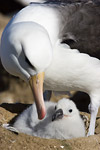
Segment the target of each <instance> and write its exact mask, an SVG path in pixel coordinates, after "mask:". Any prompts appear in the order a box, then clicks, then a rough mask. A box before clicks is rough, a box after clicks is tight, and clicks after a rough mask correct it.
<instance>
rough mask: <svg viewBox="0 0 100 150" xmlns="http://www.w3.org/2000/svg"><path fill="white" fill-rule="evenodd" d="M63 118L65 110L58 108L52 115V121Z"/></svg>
mask: <svg viewBox="0 0 100 150" xmlns="http://www.w3.org/2000/svg"><path fill="white" fill-rule="evenodd" d="M62 118H63V110H62V109H58V110H57V111H56V112H55V113H54V114H53V116H52V121H54V120H58V119H62Z"/></svg>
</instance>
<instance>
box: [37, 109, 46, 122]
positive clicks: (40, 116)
mask: <svg viewBox="0 0 100 150" xmlns="http://www.w3.org/2000/svg"><path fill="white" fill-rule="evenodd" d="M45 115H46V111H45V110H42V111H41V112H40V111H39V112H38V119H39V120H42V119H44V117H45Z"/></svg>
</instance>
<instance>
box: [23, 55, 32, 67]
mask: <svg viewBox="0 0 100 150" xmlns="http://www.w3.org/2000/svg"><path fill="white" fill-rule="evenodd" d="M25 61H26V62H27V63H28V65H29V66H30V67H32V68H34V66H33V65H32V64H31V63H30V61H29V60H28V58H27V57H26V56H25Z"/></svg>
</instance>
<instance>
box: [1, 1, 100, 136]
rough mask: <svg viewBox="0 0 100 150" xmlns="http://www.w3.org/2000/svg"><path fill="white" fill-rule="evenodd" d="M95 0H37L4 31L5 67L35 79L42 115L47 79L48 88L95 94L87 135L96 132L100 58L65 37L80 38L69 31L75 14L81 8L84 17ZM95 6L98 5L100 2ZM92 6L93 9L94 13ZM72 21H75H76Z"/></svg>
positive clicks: (2, 42)
mask: <svg viewBox="0 0 100 150" xmlns="http://www.w3.org/2000/svg"><path fill="white" fill-rule="evenodd" d="M91 5H92V4H91V3H86V5H85V4H84V5H80V4H77V5H76V4H75V5H72V6H71V7H69V5H68V6H67V5H66V6H64V5H61V6H60V5H59V4H58V5H57V4H54V5H53V4H34V3H33V4H31V5H29V6H28V7H26V8H24V9H22V10H21V11H20V12H19V13H17V14H16V15H15V16H14V17H13V18H12V20H11V21H10V22H9V23H8V25H7V26H6V28H5V30H4V32H3V35H2V38H1V47H0V56H1V61H2V64H3V66H4V68H5V69H6V70H7V71H8V72H9V73H11V74H13V75H15V76H19V77H20V78H22V79H24V80H25V81H27V82H29V83H30V86H31V88H32V91H33V93H34V97H35V100H36V106H37V111H38V116H39V118H40V119H43V118H44V116H45V114H46V112H45V106H44V100H43V93H42V92H43V81H44V89H47V90H54V91H67V90H75V91H77V90H78V91H84V92H86V93H88V94H89V96H90V98H91V103H90V105H89V109H90V112H91V121H90V127H89V132H88V135H93V134H94V130H95V120H96V115H97V112H98V108H99V106H100V60H99V59H97V58H95V57H90V56H89V55H88V54H83V53H80V52H79V51H78V50H76V49H71V48H70V47H69V46H68V45H67V44H63V43H62V42H63V41H64V40H66V38H67V37H70V38H71V39H72V40H74V38H75V37H74V35H71V34H70V29H73V28H72V27H73V26H69V25H70V24H69V22H71V19H69V18H70V17H69V16H70V14H72V18H73V15H74V13H75V10H76V12H78V19H79V18H81V17H80V15H79V14H80V12H81V13H83V16H84V14H85V13H84V11H85V10H86V13H87V12H88V9H89V8H92V6H91ZM76 6H78V7H76ZM93 6H94V8H95V10H96V9H98V8H99V7H98V8H97V7H95V5H93ZM89 10H91V9H89ZM63 11H64V13H63ZM66 12H67V13H66ZM73 12H74V13H73ZM90 12H91V11H89V14H91V13H90ZM96 12H97V11H96ZM98 12H99V11H98ZM75 14H77V13H75ZM61 15H62V17H61ZM97 16H99V14H98V15H97ZM64 17H65V18H66V20H65V18H64ZM84 18H85V17H83V20H82V21H83V22H84V23H85V24H86V26H85V27H87V24H89V23H91V19H90V22H88V19H84ZM72 20H73V19H72ZM84 20H85V21H84ZM86 20H87V21H86ZM97 20H98V19H97ZM97 20H96V21H97ZM78 21H80V19H79V20H77V19H76V21H75V23H76V24H78ZM93 22H94V20H93ZM73 23H74V22H73V21H72V25H73ZM79 25H80V24H79ZM89 25H90V24H89ZM61 26H62V28H61ZM67 27H68V28H67ZM70 27H71V28H70ZM79 27H80V29H81V27H83V29H84V26H81V25H80V26H79ZM88 27H90V26H88ZM98 28H99V25H98ZM65 29H66V30H65ZM68 29H69V30H68ZM77 29H78V27H76V28H75V30H76V31H77ZM92 29H93V28H92ZM64 31H66V32H67V33H66V32H64ZM76 31H75V34H76V35H77V32H76ZM78 31H79V30H78ZM82 31H83V30H82ZM62 33H63V36H62ZM65 33H66V34H65ZM89 33H92V32H90V31H89ZM96 33H97V34H98V32H96ZM79 35H80V34H79ZM76 37H77V36H76ZM83 37H84V36H83ZM91 37H94V36H90V38H91ZM79 39H80V37H79ZM82 39H83V38H82ZM92 40H93V39H92ZM82 41H86V39H84V40H80V42H81V43H82ZM95 41H96V40H95ZM76 43H78V41H77V42H76ZM87 43H88V41H87V42H86V43H85V44H84V46H87ZM98 43H100V42H98ZM92 44H94V42H91V44H89V46H90V48H91V45H92ZM86 48H87V47H86ZM44 74H45V75H44Z"/></svg>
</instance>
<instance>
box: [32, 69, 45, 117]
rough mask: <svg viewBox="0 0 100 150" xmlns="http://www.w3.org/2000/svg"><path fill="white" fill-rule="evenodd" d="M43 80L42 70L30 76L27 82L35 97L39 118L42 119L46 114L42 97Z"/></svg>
mask: <svg viewBox="0 0 100 150" xmlns="http://www.w3.org/2000/svg"><path fill="white" fill-rule="evenodd" d="M43 81H44V72H41V73H38V74H36V75H34V76H31V77H30V79H29V84H30V87H31V89H32V93H33V96H34V99H35V103H36V107H37V113H38V118H39V119H43V118H44V117H45V114H46V110H45V105H44V99H43Z"/></svg>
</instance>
